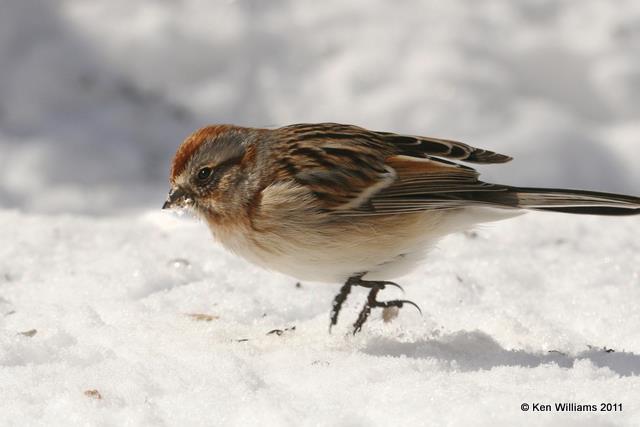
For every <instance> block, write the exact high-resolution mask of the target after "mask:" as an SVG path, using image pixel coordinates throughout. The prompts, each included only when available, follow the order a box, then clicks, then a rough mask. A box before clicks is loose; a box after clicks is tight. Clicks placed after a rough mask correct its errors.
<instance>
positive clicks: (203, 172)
mask: <svg viewBox="0 0 640 427" xmlns="http://www.w3.org/2000/svg"><path fill="white" fill-rule="evenodd" d="M211 172H212V169H211V168H202V169H200V170H199V171H198V179H199V180H200V181H204V180H206V179H207V178H209V177H210V176H211Z"/></svg>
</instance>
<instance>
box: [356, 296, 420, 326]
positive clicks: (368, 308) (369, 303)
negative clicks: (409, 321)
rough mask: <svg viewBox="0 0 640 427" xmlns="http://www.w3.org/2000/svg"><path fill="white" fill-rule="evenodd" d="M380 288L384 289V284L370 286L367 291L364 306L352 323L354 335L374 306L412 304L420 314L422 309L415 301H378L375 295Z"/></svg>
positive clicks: (398, 306) (384, 306)
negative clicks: (369, 289)
mask: <svg viewBox="0 0 640 427" xmlns="http://www.w3.org/2000/svg"><path fill="white" fill-rule="evenodd" d="M385 284H387V283H385ZM382 289H384V285H382V286H381V287H376V286H371V291H370V292H369V295H368V296H367V302H366V303H365V304H364V307H362V310H361V311H360V314H359V315H358V319H357V320H356V322H355V323H354V324H353V334H354V335H355V334H357V333H358V332H360V331H361V330H362V325H364V323H365V322H366V321H367V319H368V318H369V314H371V309H372V308H375V307H380V308H388V307H397V308H402V306H403V305H405V304H409V305H412V306H414V307H415V308H416V309H417V310H418V312H419V313H420V314H422V310H420V307H418V305H417V304H416V303H414V302H413V301H409V300H400V299H395V300H391V301H378V300H377V299H376V297H377V296H378V292H380V291H381V290H382Z"/></svg>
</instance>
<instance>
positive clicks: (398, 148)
mask: <svg viewBox="0 0 640 427" xmlns="http://www.w3.org/2000/svg"><path fill="white" fill-rule="evenodd" d="M509 160H511V157H508V156H505V155H503V154H498V153H494V152H492V151H488V150H483V149H480V148H475V147H471V146H469V145H466V144H463V143H460V142H456V141H450V140H446V139H439V138H428V137H421V136H407V135H398V134H394V133H388V132H375V131H370V130H367V129H363V128H360V127H357V126H350V125H342V124H337V123H319V124H296V125H291V126H285V127H281V128H278V129H257V128H245V127H239V126H233V125H217V126H208V127H205V128H202V129H200V130H198V131H196V132H194V133H193V134H191V135H190V136H189V137H187V139H186V140H185V141H184V142H183V143H182V145H181V146H180V147H179V148H178V151H177V152H176V154H175V158H174V159H173V164H172V166H171V177H170V182H171V190H170V193H169V198H168V199H167V201H166V202H165V204H164V206H163V208H164V209H166V208H171V207H188V208H190V209H192V210H193V211H195V213H196V214H197V215H199V216H200V217H202V218H203V219H204V220H205V221H206V222H207V224H208V225H209V228H210V229H211V231H212V232H213V234H214V236H215V237H216V239H217V240H219V241H220V242H221V243H222V244H223V245H224V246H225V247H226V248H228V249H229V250H231V251H233V252H235V253H236V254H238V255H241V256H243V257H244V258H246V259H248V260H249V261H251V262H253V263H255V264H258V265H260V266H263V267H266V268H269V269H273V270H277V271H280V272H282V273H285V274H288V275H290V276H293V277H296V278H298V279H300V280H312V281H324V282H340V283H344V285H343V286H342V288H341V290H340V293H339V294H338V295H337V296H336V297H335V299H334V301H333V308H332V311H331V322H330V325H331V326H333V325H335V324H336V322H337V320H338V314H339V312H340V308H341V307H342V304H343V303H344V301H345V300H346V298H347V296H348V294H349V292H350V290H351V288H352V287H353V286H362V287H365V288H369V289H370V292H369V295H368V297H367V301H366V303H365V305H364V308H363V309H362V311H361V312H360V315H359V316H358V319H357V321H356V322H355V324H354V333H355V332H358V331H359V330H360V329H361V328H362V325H363V324H364V323H365V321H366V320H367V317H368V316H369V313H370V311H371V309H372V308H374V307H398V308H400V307H402V306H403V305H404V304H412V305H414V306H415V304H413V303H412V302H410V301H407V300H393V301H378V299H377V295H378V292H379V291H380V290H382V289H384V288H385V286H389V285H391V286H398V285H396V284H395V283H393V282H390V281H388V280H389V279H392V278H393V277H396V276H399V275H402V274H405V273H407V272H408V271H409V269H410V268H411V267H412V266H414V265H416V264H417V263H418V262H419V261H420V260H421V259H422V258H423V256H424V254H425V252H426V250H427V249H428V248H429V247H430V246H432V245H433V244H434V242H435V241H436V240H437V239H439V238H440V237H442V236H444V235H446V234H448V233H451V232H454V231H458V230H463V229H465V228H468V227H470V226H472V225H473V224H476V223H479V222H485V221H493V220H497V219H501V218H505V217H508V216H511V215H513V214H515V213H517V212H518V210H521V209H535V210H542V211H555V212H566V213H579V214H595V215H634V214H639V213H640V198H638V197H632V196H624V195H616V194H607V193H598V192H593V191H579V190H565V189H546V188H520V187H511V186H507V185H501V184H490V183H486V182H482V181H480V180H479V179H478V173H477V172H476V171H475V170H474V169H472V168H470V167H467V166H464V165H461V164H459V163H456V162H455V161H464V162H471V163H504V162H508V161H509ZM416 307H417V306H416Z"/></svg>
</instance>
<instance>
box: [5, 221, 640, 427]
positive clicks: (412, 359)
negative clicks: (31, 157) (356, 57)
mask: <svg viewBox="0 0 640 427" xmlns="http://www.w3.org/2000/svg"><path fill="white" fill-rule="evenodd" d="M0 224H3V225H2V226H1V229H0V230H1V232H2V234H3V236H6V238H7V241H8V242H10V244H8V245H6V244H5V245H3V247H2V248H1V249H0V273H1V277H0V294H1V295H2V298H1V299H0V325H2V327H1V332H0V402H1V403H0V412H1V413H2V422H0V424H6V425H38V424H40V425H52V424H54V425H68V424H75V425H78V424H83V425H87V424H88V425H125V424H128V425H238V426H240V425H257V424H262V425H292V426H293V425H363V426H364V425H425V424H431V425H433V424H449V425H478V424H481V425H495V424H499V425H507V424H511V425H513V424H525V423H526V424H529V425H546V424H547V423H548V422H549V421H551V420H556V421H570V420H573V421H576V422H577V421H580V422H588V423H590V424H591V425H615V424H621V425H624V424H626V425H638V423H640V404H639V403H638V395H639V394H638V393H640V382H639V381H638V375H640V335H639V334H638V325H639V324H640V312H639V311H638V301H639V300H640V286H638V285H639V283H640V241H639V240H638V238H637V236H638V235H640V221H638V219H636V218H626V219H619V218H618V219H612V218H595V217H575V216H564V215H560V216H558V215H553V214H530V215H526V216H523V217H519V218H516V219H512V220H507V221H504V222H501V223H495V224H492V225H491V226H485V227H483V228H480V229H479V230H477V231H476V232H475V233H467V234H459V235H452V236H450V237H448V238H446V239H445V240H443V241H442V242H441V244H440V245H439V247H438V249H436V250H435V251H434V252H433V253H432V254H431V256H430V257H429V259H428V261H427V262H425V264H424V266H423V267H422V268H420V269H419V270H418V271H416V272H414V273H413V274H411V275H409V276H407V277H405V278H403V279H402V280H400V281H399V282H400V283H401V284H402V285H403V286H404V287H405V291H406V295H405V297H407V298H410V299H412V300H413V301H415V302H417V303H418V304H419V305H420V306H421V307H422V309H423V311H424V317H420V315H419V314H417V312H416V311H414V310H413V309H411V308H409V307H407V308H403V309H402V310H401V311H400V313H399V316H398V317H397V318H396V319H395V320H394V321H392V322H391V323H384V322H383V321H382V319H381V312H380V311H374V313H373V314H372V318H371V319H370V320H369V322H368V323H367V324H366V325H365V328H364V330H363V332H362V333H361V334H359V335H357V336H355V337H354V336H352V335H351V333H350V331H351V324H352V323H353V321H354V320H355V318H356V316H357V313H358V311H359V309H360V307H361V305H362V303H363V301H364V298H365V293H364V292H363V291H359V290H358V291H354V292H353V293H352V295H351V296H350V298H349V300H348V304H347V306H346V308H345V309H344V310H343V312H342V315H341V318H340V322H339V325H338V327H337V328H335V329H334V331H333V333H332V334H329V333H328V331H327V327H328V320H329V307H330V303H331V300H332V298H333V296H334V294H335V293H337V290H338V288H339V286H338V285H328V284H313V283H303V284H302V285H301V287H300V288H297V287H296V286H295V282H294V281H293V280H291V279H290V278H287V277H284V276H281V275H278V274H275V273H269V272H266V271H263V270H260V269H258V268H256V267H253V266H251V265H249V264H247V263H245V262H244V261H242V260H240V259H238V258H236V257H234V256H232V255H230V254H227V253H226V252H224V251H223V250H222V249H221V248H219V247H218V246H216V245H215V244H213V243H212V241H211V238H210V237H209V235H208V230H207V229H206V226H205V225H204V224H201V223H199V222H196V221H193V220H188V219H184V218H178V217H176V216H174V215H171V214H167V213H163V212H149V213H146V214H144V215H142V216H138V217H135V218H120V219H115V218H103V219H95V218H87V217H78V216H68V215H61V216H39V215H25V214H20V213H19V212H16V211H2V212H0ZM382 295H383V296H384V297H386V298H396V297H399V296H401V294H400V292H399V291H398V290H394V289H389V290H385V291H383V293H382ZM196 314H197V315H207V316H211V317H210V318H204V319H203V318H202V317H203V316H200V319H198V318H197V316H193V315H196ZM293 327H295V329H291V328H293ZM287 328H289V330H286V329H287ZM274 329H280V330H284V332H283V333H282V334H281V335H278V334H275V333H273V334H267V333H268V332H270V331H272V330H274ZM29 331H31V334H34V333H35V335H33V336H26V335H25V334H24V333H25V332H29ZM34 331H36V332H34ZM605 347H606V349H613V350H615V352H609V353H608V352H606V351H605ZM91 390H96V391H97V392H98V393H99V394H100V396H101V399H97V398H95V397H91V396H87V395H85V392H87V391H91ZM523 402H528V403H533V402H541V403H554V402H575V403H582V404H598V403H600V402H612V403H616V402H617V403H622V404H623V412H622V413H620V412H618V413H595V414H593V413H562V414H558V413H553V414H543V413H531V412H530V413H523V412H521V410H520V405H521V403H523Z"/></svg>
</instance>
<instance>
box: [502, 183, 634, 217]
mask: <svg viewBox="0 0 640 427" xmlns="http://www.w3.org/2000/svg"><path fill="white" fill-rule="evenodd" d="M508 189H509V191H508V192H507V193H511V194H512V195H513V196H515V201H516V203H517V205H516V206H517V207H519V208H523V209H535V210H542V211H552V212H564V213H575V214H590V215H637V214H640V197H633V196H626V195H621V194H611V193H600V192H597V191H585V190H565V189H556V188H518V187H508ZM512 200H513V199H512ZM508 204H512V202H511V203H508Z"/></svg>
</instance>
